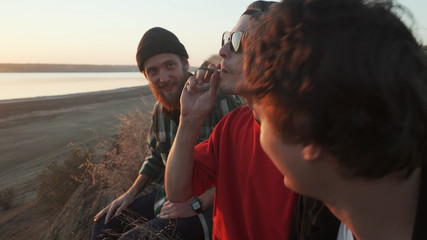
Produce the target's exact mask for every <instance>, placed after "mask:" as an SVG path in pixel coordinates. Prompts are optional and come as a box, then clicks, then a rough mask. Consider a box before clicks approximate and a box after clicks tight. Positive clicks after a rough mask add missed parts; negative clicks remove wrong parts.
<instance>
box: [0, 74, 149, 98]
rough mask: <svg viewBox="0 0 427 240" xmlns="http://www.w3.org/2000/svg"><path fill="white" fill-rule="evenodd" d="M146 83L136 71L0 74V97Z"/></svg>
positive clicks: (42, 95) (53, 93) (80, 90)
mask: <svg viewBox="0 0 427 240" xmlns="http://www.w3.org/2000/svg"><path fill="white" fill-rule="evenodd" d="M143 85H148V81H147V80H146V79H145V77H144V75H143V74H141V73H139V72H102V73H0V100H10V99H20V98H33V97H44V96H57V95H66V94H74V93H85V92H96V91H103V90H113V89H119V88H127V87H136V86H143Z"/></svg>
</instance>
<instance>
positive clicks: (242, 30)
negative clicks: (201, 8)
mask: <svg viewBox="0 0 427 240" xmlns="http://www.w3.org/2000/svg"><path fill="white" fill-rule="evenodd" d="M271 4H272V2H264V1H257V2H254V3H253V4H251V5H250V6H249V7H248V9H247V10H246V11H245V13H243V15H242V16H241V17H240V19H239V21H238V22H237V24H236V26H235V27H234V28H233V30H232V32H231V33H229V32H226V33H224V35H223V41H222V48H221V49H220V51H219V54H220V56H221V57H222V58H223V59H222V64H221V73H218V72H214V73H212V72H207V73H206V74H205V75H204V74H200V75H199V76H198V77H197V76H196V79H195V78H194V77H190V78H189V80H188V82H187V85H186V86H185V87H184V90H183V92H182V95H181V117H180V125H179V127H178V130H177V135H176V138H175V141H174V144H173V145H172V148H171V151H170V153H169V157H168V160H167V166H166V181H165V184H166V192H167V196H168V199H169V201H171V202H185V201H188V199H189V198H191V196H197V194H198V193H201V192H204V191H205V190H206V189H208V188H209V187H212V186H215V187H216V195H215V201H214V213H213V214H214V217H213V221H214V226H213V239H287V235H288V232H289V226H290V220H291V216H292V212H293V209H294V205H295V200H296V194H295V193H293V192H292V191H290V190H289V189H287V188H286V187H285V186H284V184H283V175H282V174H281V173H280V172H279V171H278V170H277V169H276V168H275V167H274V165H273V163H272V162H271V161H270V159H269V158H268V157H267V155H266V154H265V153H264V151H263V150H262V149H261V146H260V143H259V135H260V125H259V123H258V122H257V120H256V118H255V116H254V115H253V112H252V109H251V108H249V107H247V106H246V107H241V108H238V109H236V110H235V111H233V112H232V113H230V114H228V115H226V116H225V117H224V118H223V119H222V120H221V121H220V123H219V124H218V125H217V126H216V127H215V129H214V132H213V133H212V135H211V136H210V138H209V139H208V140H206V141H204V142H202V143H200V144H198V145H196V146H195V147H194V145H195V143H196V140H197V135H198V132H199V129H200V127H201V124H202V122H203V119H204V118H205V116H206V114H207V113H208V112H209V110H210V108H211V107H212V104H213V101H214V99H215V95H216V92H217V90H218V87H220V88H221V90H222V91H223V92H225V93H227V94H239V90H238V88H237V86H238V84H240V83H242V82H243V73H242V72H243V66H242V65H243V54H242V51H244V49H243V46H242V42H243V41H244V38H245V37H246V36H247V34H248V26H249V24H250V21H251V24H255V23H256V21H255V19H256V18H257V17H258V16H260V15H262V14H263V13H264V12H265V11H266V10H268V8H269V6H270V5H271ZM249 34H250V33H249ZM201 76H204V77H201ZM206 79H209V80H210V88H209V89H208V90H206V91H200V90H199V91H198V90H197V85H199V84H201V83H203V82H204V81H206ZM193 203H194V207H195V208H201V210H203V208H204V206H200V205H199V201H198V200H197V198H193ZM164 214H165V215H167V213H164Z"/></svg>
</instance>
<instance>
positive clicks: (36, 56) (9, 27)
mask: <svg viewBox="0 0 427 240" xmlns="http://www.w3.org/2000/svg"><path fill="white" fill-rule="evenodd" d="M252 1H253V0H216V1H210V0H120V1H119V0H0V19H1V21H0V32H1V36H0V63H53V64H56V63H58V64H59V63H64V64H108V65H109V64H113V65H116V64H118V65H135V64H136V61H135V53H136V48H137V46H138V43H139V41H140V39H141V37H142V35H143V34H144V33H145V31H147V30H148V29H150V28H152V27H163V28H166V29H168V30H170V31H172V32H173V33H175V34H176V35H177V36H178V38H179V39H180V41H181V42H182V43H183V44H184V46H185V47H186V49H187V52H188V54H189V56H190V58H189V61H190V65H191V66H198V65H200V64H201V63H202V62H203V61H204V60H205V59H207V58H208V57H209V56H211V55H212V54H217V53H218V50H219V48H220V43H221V35H222V33H223V32H224V31H227V30H230V29H232V28H233V27H234V24H235V23H236V22H237V20H238V18H239V16H240V15H241V14H242V13H243V11H244V10H245V9H246V7H247V6H248V5H249V4H250V3H251V2H252ZM398 2H399V3H400V4H402V5H403V6H405V7H407V8H408V9H409V10H410V11H411V12H412V14H413V16H414V18H415V23H414V25H413V26H412V27H411V28H412V29H413V30H414V33H415V36H416V37H417V39H419V40H420V42H422V43H424V44H427V14H426V13H427V1H425V0H400V1H398Z"/></svg>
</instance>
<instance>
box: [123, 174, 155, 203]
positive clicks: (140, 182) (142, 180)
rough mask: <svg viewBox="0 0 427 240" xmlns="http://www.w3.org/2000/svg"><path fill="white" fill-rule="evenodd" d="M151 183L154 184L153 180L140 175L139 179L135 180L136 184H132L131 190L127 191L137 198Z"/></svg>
mask: <svg viewBox="0 0 427 240" xmlns="http://www.w3.org/2000/svg"><path fill="white" fill-rule="evenodd" d="M151 182H152V179H151V178H149V177H148V176H147V175H145V174H139V175H138V177H137V178H136V179H135V182H134V183H133V184H132V186H131V187H130V188H129V190H127V192H126V193H127V194H130V195H132V196H133V197H134V198H135V197H136V196H137V195H138V194H139V193H140V192H141V191H142V190H144V189H145V188H146V187H147V186H148V185H149V184H150V183H151Z"/></svg>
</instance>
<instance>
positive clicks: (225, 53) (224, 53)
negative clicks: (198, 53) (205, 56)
mask: <svg viewBox="0 0 427 240" xmlns="http://www.w3.org/2000/svg"><path fill="white" fill-rule="evenodd" d="M230 54H231V51H230V41H228V42H226V43H225V44H224V45H223V46H222V47H221V48H220V49H219V55H220V56H221V57H222V58H223V59H226V58H228V57H230Z"/></svg>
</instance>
